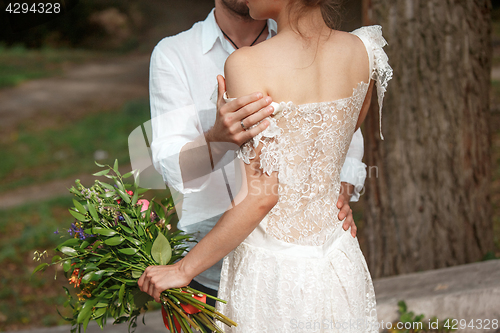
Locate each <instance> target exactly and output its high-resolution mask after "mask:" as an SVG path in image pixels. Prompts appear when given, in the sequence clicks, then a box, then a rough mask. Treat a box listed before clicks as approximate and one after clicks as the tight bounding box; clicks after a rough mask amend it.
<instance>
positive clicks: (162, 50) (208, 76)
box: [149, 10, 366, 289]
mask: <svg viewBox="0 0 500 333" xmlns="http://www.w3.org/2000/svg"><path fill="white" fill-rule="evenodd" d="M276 28H277V27H276V22H274V21H273V20H269V21H268V31H269V34H268V38H270V37H272V36H274V35H276ZM233 51H234V48H233V46H232V45H231V43H230V42H228V41H227V40H226V39H225V38H224V36H223V34H222V31H221V30H220V28H219V26H218V25H217V23H216V21H215V16H214V10H212V11H211V12H210V14H209V15H208V17H207V18H206V19H205V21H203V22H198V23H195V24H194V25H193V27H192V28H191V29H189V30H187V31H184V32H182V33H180V34H178V35H175V36H171V37H167V38H164V39H163V40H161V41H160V42H159V43H158V45H157V46H156V47H155V49H154V51H153V53H152V56H151V64H150V86H149V90H150V103H151V119H152V122H151V123H152V128H153V140H152V143H151V150H152V155H153V156H152V157H153V162H154V166H155V168H156V170H158V172H160V174H161V175H162V177H163V179H164V180H165V182H166V183H167V185H168V186H169V188H170V190H171V191H172V193H173V195H174V201H175V205H176V210H177V214H178V215H179V224H178V227H179V228H180V229H183V230H185V231H186V232H192V233H195V236H196V238H197V239H198V240H200V239H201V238H202V237H204V236H205V235H206V234H207V233H208V232H209V231H210V229H211V228H212V227H213V226H214V225H215V223H216V222H217V220H218V217H219V216H220V215H221V214H223V213H224V212H225V210H226V209H227V208H228V207H229V206H230V204H231V199H230V195H229V192H228V187H227V185H226V181H225V179H224V178H225V177H224V173H223V172H222V168H223V169H224V171H225V175H226V177H227V180H228V183H229V187H230V189H231V191H232V195H233V196H234V195H236V193H237V192H236V191H237V188H238V187H237V186H236V184H235V163H234V158H235V154H234V151H228V152H227V153H226V154H225V155H224V157H223V158H222V159H221V161H220V162H219V163H218V164H217V165H216V166H215V170H216V171H213V172H212V173H210V174H209V175H206V176H204V177H201V178H198V179H195V180H192V181H189V182H186V183H183V181H182V176H181V170H180V165H179V152H180V151H181V148H182V147H183V146H184V145H185V144H187V143H188V142H192V141H194V140H195V139H196V138H197V137H199V136H200V135H202V134H203V133H204V132H206V131H208V130H209V129H210V128H211V127H212V126H213V125H214V123H215V116H216V106H215V104H214V103H213V102H212V101H211V100H210V97H211V95H212V93H213V91H214V88H215V85H216V77H217V75H219V74H222V75H223V74H224V62H225V60H226V59H227V57H228V56H229V55H230V54H231V53H232V52H233ZM205 147H206V146H205ZM363 149H364V147H363V136H362V134H361V130H359V129H358V131H356V132H355V133H354V136H353V139H352V142H351V145H350V147H349V151H348V153H347V158H346V161H345V163H344V166H343V168H342V171H341V174H340V178H341V181H343V182H348V183H350V184H353V185H354V186H355V193H354V195H353V196H352V198H351V201H358V199H359V192H360V191H361V190H362V188H363V185H364V182H365V178H366V165H365V164H364V163H363V162H362V161H361V160H362V158H363ZM207 156H208V155H207ZM201 163H205V166H210V160H209V159H208V158H207V159H205V160H204V161H202V162H201ZM219 167H221V168H219ZM219 276H220V263H219V264H218V265H214V266H213V267H212V268H210V269H208V270H207V271H205V272H203V273H202V274H200V275H199V276H197V277H196V281H198V282H199V283H201V284H203V285H205V286H207V287H209V288H212V289H218V284H219Z"/></svg>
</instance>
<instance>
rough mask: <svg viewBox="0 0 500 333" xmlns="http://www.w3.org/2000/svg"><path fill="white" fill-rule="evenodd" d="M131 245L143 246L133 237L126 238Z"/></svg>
mask: <svg viewBox="0 0 500 333" xmlns="http://www.w3.org/2000/svg"><path fill="white" fill-rule="evenodd" d="M125 238H126V239H127V240H128V241H129V242H130V243H132V244H134V245H135V246H142V243H141V242H140V241H138V240H137V239H135V238H132V237H125Z"/></svg>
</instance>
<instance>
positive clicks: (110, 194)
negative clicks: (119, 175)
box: [99, 191, 116, 198]
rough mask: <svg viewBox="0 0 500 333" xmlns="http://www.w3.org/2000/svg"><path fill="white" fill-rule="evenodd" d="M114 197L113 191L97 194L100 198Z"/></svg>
mask: <svg viewBox="0 0 500 333" xmlns="http://www.w3.org/2000/svg"><path fill="white" fill-rule="evenodd" d="M115 195H116V193H115V191H109V192H104V193H103V194H99V196H100V197H101V198H111V197H114V196H115Z"/></svg>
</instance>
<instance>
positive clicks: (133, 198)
mask: <svg viewBox="0 0 500 333" xmlns="http://www.w3.org/2000/svg"><path fill="white" fill-rule="evenodd" d="M137 200H139V193H137V191H135V192H134V195H133V196H132V206H135V204H136V203H137Z"/></svg>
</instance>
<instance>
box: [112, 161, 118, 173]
mask: <svg viewBox="0 0 500 333" xmlns="http://www.w3.org/2000/svg"><path fill="white" fill-rule="evenodd" d="M113 171H114V172H116V173H118V159H116V160H115V164H114V165H113Z"/></svg>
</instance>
